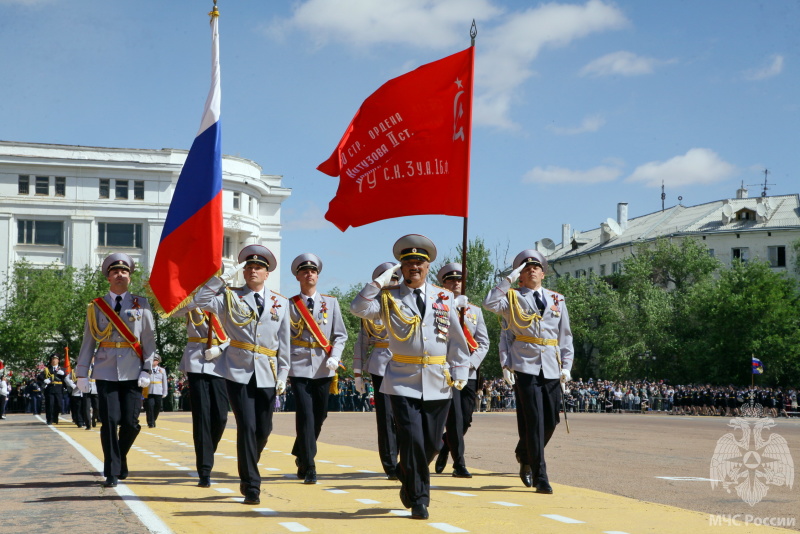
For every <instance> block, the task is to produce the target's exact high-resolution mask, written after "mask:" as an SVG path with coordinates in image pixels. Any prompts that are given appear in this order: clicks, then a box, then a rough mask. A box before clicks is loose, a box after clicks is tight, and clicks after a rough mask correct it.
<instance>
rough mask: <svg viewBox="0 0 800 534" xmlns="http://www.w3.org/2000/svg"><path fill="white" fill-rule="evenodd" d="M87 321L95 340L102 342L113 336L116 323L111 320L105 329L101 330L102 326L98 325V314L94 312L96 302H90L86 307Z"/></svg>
mask: <svg viewBox="0 0 800 534" xmlns="http://www.w3.org/2000/svg"><path fill="white" fill-rule="evenodd" d="M86 322H87V323H88V325H89V333H90V334H91V335H92V337H93V338H94V340H95V341H97V342H100V341H104V340H106V339H108V338H109V337H111V332H112V330H113V328H114V325H113V324H112V323H111V321H109V322H108V324H107V325H106V327H105V329H104V330H100V327H99V326H97V314H96V313H95V312H94V302H90V303H89V306H87V307H86Z"/></svg>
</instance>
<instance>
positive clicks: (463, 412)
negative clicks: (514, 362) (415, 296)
mask: <svg viewBox="0 0 800 534" xmlns="http://www.w3.org/2000/svg"><path fill="white" fill-rule="evenodd" d="M436 278H437V279H438V280H439V283H440V284H442V285H443V286H444V287H445V288H447V289H449V290H450V291H452V292H453V295H455V296H456V300H457V301H461V303H460V305H459V306H457V308H458V309H459V310H461V309H463V310H464V328H465V331H464V335H465V336H466V338H467V344H468V346H469V353H470V354H469V380H467V384H466V385H465V386H464V389H462V390H460V391H459V390H455V391H453V402H452V403H451V405H450V413H449V414H448V415H447V425H446V429H447V431H446V432H445V433H444V436H442V440H443V441H444V445H443V446H442V450H441V451H439V457H438V458H437V459H436V472H437V473H441V472H442V471H444V468H445V466H446V465H447V455H448V454H450V455H451V456H452V457H453V476H454V477H458V478H472V475H471V474H470V472H469V471H468V470H467V464H466V461H465V460H464V434H466V433H467V430H468V429H469V427H470V426H471V425H472V414H473V412H475V401H476V400H477V399H478V393H477V385H476V382H477V380H478V368H479V367H480V366H481V363H482V362H483V359H484V358H485V357H486V353H487V352H488V351H489V334H488V332H487V331H486V323H485V322H484V321H483V311H481V309H480V308H479V307H477V306H473V305H472V304H469V303H468V302H467V297H466V296H465V295H462V293H463V292H464V286H463V280H462V278H463V273H462V268H461V264H460V263H448V264H447V265H444V266H443V267H442V268H441V269H439V272H438V273H437V275H436Z"/></svg>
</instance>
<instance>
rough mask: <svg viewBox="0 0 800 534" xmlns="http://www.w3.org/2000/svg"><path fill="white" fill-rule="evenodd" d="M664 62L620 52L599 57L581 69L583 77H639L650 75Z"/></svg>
mask: <svg viewBox="0 0 800 534" xmlns="http://www.w3.org/2000/svg"><path fill="white" fill-rule="evenodd" d="M660 63H662V61H660V60H658V59H655V58H652V57H642V56H637V55H636V54H634V53H633V52H626V51H624V50H620V51H619V52H612V53H611V54H606V55H605V56H603V57H599V58H597V59H595V60H594V61H592V62H591V63H589V64H588V65H586V66H585V67H583V68H582V69H581V72H580V74H581V76H611V75H620V76H639V75H642V74H650V73H651V72H653V69H654V68H655V66H656V65H658V64H660Z"/></svg>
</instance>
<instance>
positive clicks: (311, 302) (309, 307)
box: [306, 297, 314, 312]
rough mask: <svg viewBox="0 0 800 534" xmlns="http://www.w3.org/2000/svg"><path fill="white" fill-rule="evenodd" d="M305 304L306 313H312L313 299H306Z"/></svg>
mask: <svg viewBox="0 0 800 534" xmlns="http://www.w3.org/2000/svg"><path fill="white" fill-rule="evenodd" d="M306 303H307V304H308V311H310V312H313V311H314V299H312V298H311V297H308V298H307V299H306Z"/></svg>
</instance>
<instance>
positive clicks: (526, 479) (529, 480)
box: [519, 464, 533, 488]
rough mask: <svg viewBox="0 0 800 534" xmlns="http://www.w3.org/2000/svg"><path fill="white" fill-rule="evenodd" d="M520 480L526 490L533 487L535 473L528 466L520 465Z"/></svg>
mask: <svg viewBox="0 0 800 534" xmlns="http://www.w3.org/2000/svg"><path fill="white" fill-rule="evenodd" d="M519 478H520V480H522V483H523V484H525V487H526V488H531V487H533V471H532V470H531V466H529V465H528V464H519Z"/></svg>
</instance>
